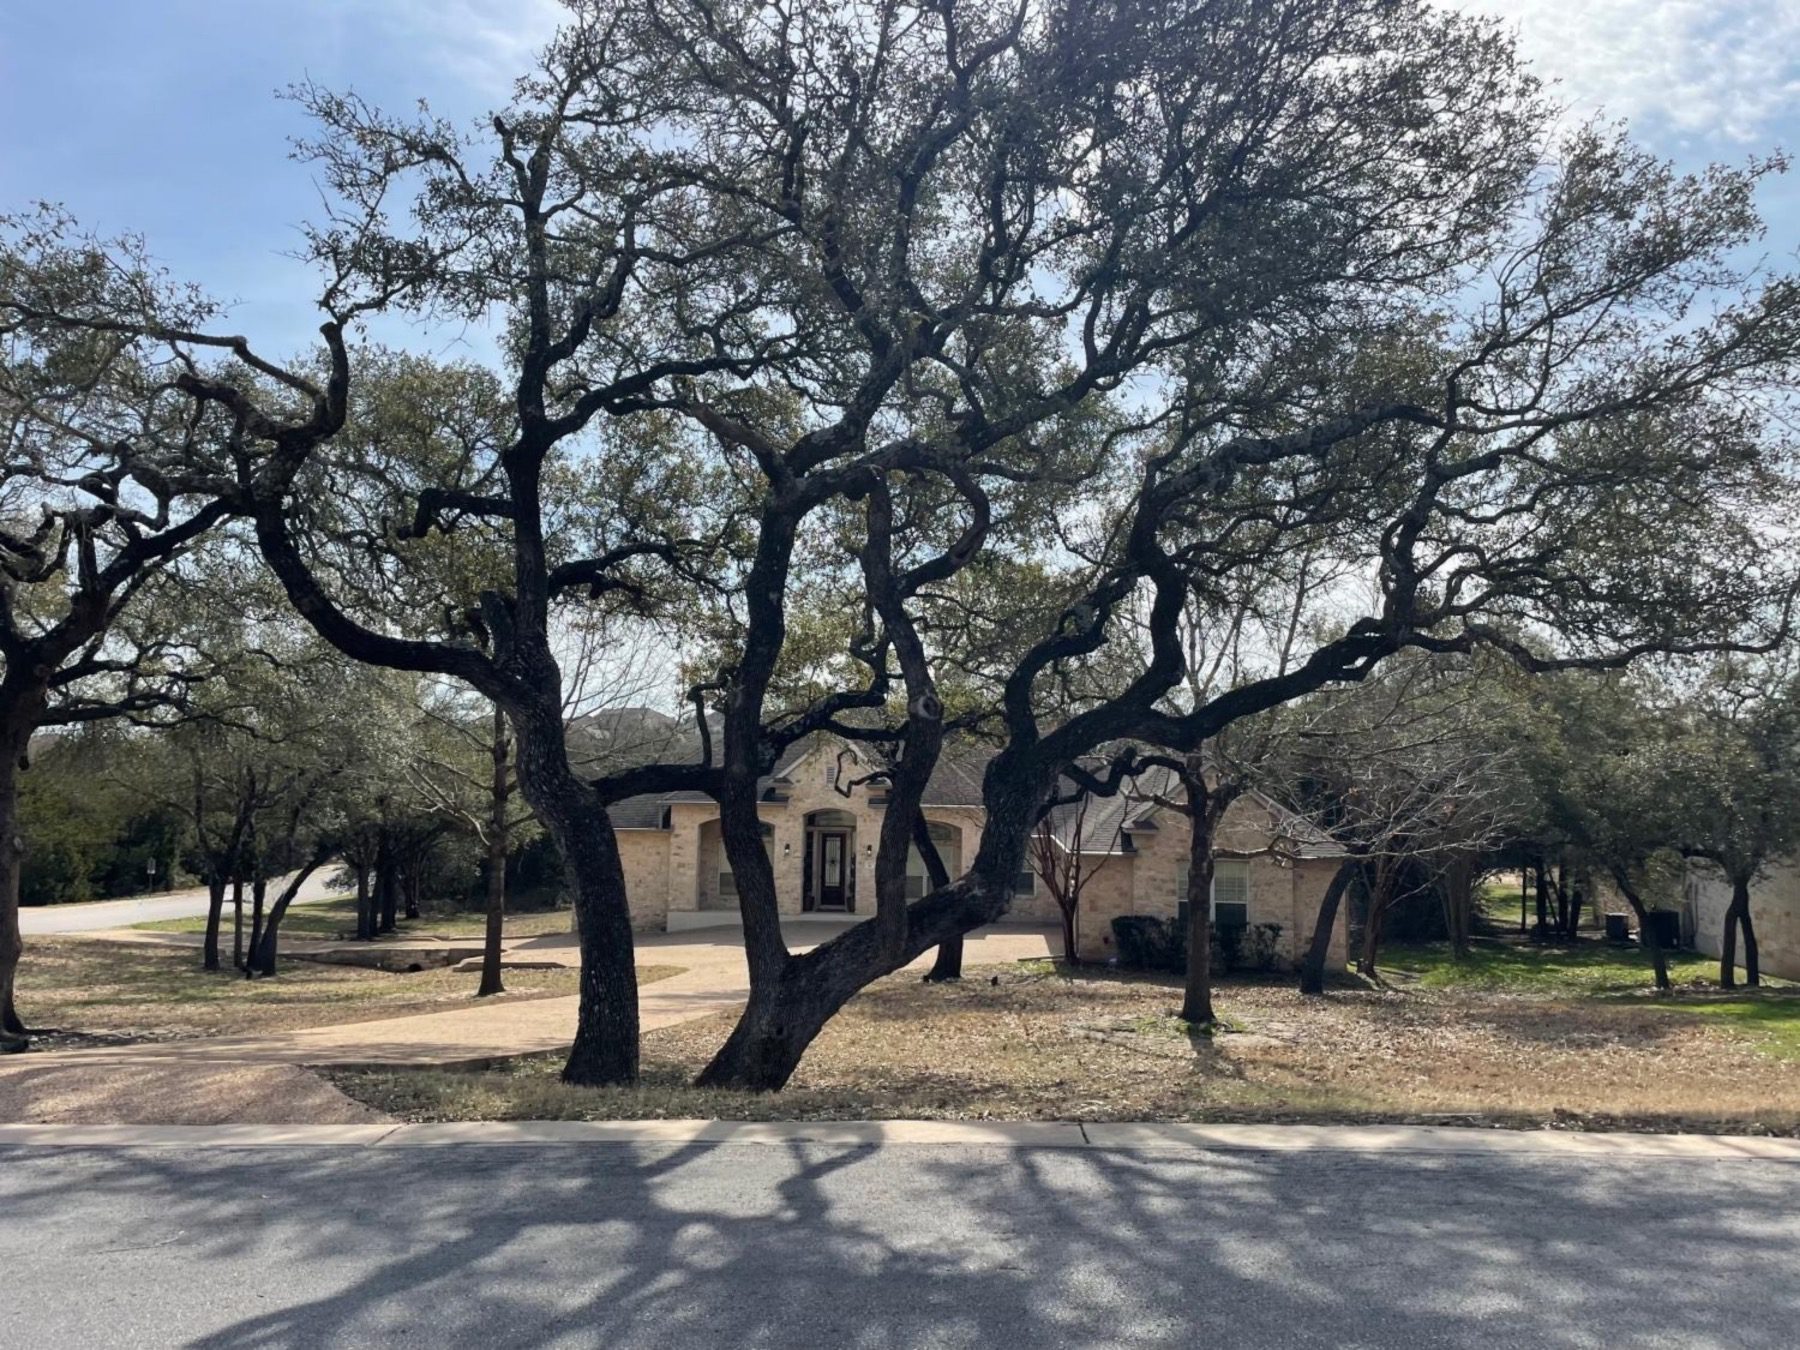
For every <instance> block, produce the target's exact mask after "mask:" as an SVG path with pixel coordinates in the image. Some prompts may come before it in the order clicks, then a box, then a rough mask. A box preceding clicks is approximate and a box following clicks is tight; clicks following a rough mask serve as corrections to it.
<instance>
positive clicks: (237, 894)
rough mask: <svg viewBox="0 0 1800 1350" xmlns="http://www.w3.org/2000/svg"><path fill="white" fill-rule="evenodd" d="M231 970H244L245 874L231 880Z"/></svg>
mask: <svg viewBox="0 0 1800 1350" xmlns="http://www.w3.org/2000/svg"><path fill="white" fill-rule="evenodd" d="M231 968H232V969H233V970H242V969H243V968H244V874H243V873H242V872H238V873H236V874H235V875H233V877H232V878H231Z"/></svg>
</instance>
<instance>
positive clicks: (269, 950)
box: [250, 852, 328, 975]
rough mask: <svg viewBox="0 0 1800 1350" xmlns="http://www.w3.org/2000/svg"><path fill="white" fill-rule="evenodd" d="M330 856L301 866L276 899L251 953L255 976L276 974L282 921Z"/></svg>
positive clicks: (319, 855) (314, 858) (323, 855)
mask: <svg viewBox="0 0 1800 1350" xmlns="http://www.w3.org/2000/svg"><path fill="white" fill-rule="evenodd" d="M327 856H328V854H327V853H325V852H318V853H315V854H314V855H313V856H312V857H310V858H308V859H307V861H306V862H305V863H304V864H302V865H301V867H300V870H299V871H298V872H296V873H294V875H293V876H292V877H291V878H290V879H289V881H288V884H287V885H286V886H284V887H282V890H281V894H280V895H278V896H276V897H275V903H274V904H273V905H271V906H269V914H268V918H267V919H265V920H264V922H263V927H262V932H261V933H260V934H259V935H258V936H257V940H256V945H255V947H253V948H252V949H251V952H250V968H251V973H252V974H253V975H273V974H274V973H275V966H276V957H277V944H278V942H279V941H280V937H281V921H282V920H283V919H285V918H286V917H287V912H288V906H289V905H291V904H292V903H293V902H294V897H295V896H296V895H298V894H300V888H301V887H302V886H304V885H305V884H306V879H307V878H308V877H310V876H311V875H312V874H313V873H314V872H316V871H317V870H318V869H319V868H320V867H322V866H323V865H324V863H325V859H326V857H327Z"/></svg>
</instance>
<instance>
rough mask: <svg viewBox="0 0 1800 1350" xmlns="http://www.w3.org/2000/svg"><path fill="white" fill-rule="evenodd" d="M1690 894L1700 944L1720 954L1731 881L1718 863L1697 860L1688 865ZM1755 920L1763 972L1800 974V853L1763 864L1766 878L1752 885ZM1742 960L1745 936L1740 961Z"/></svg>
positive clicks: (1799, 977)
mask: <svg viewBox="0 0 1800 1350" xmlns="http://www.w3.org/2000/svg"><path fill="white" fill-rule="evenodd" d="M1687 897H1688V905H1689V912H1690V914H1691V916H1692V922H1693V933H1694V947H1695V949H1696V950H1698V951H1701V952H1704V953H1706V955H1708V956H1717V955H1718V954H1719V943H1720V939H1721V938H1722V937H1723V936H1724V932H1725V907H1726V906H1727V905H1728V904H1730V903H1731V883H1730V882H1728V881H1726V880H1725V876H1724V874H1723V873H1721V872H1720V871H1719V870H1718V869H1717V868H1716V867H1713V866H1711V865H1709V864H1700V863H1695V864H1693V865H1692V866H1691V867H1690V868H1689V871H1688V878H1687ZM1750 920H1751V922H1752V923H1753V924H1754V925H1755V926H1756V946H1757V955H1758V957H1759V958H1760V963H1761V966H1762V972H1763V974H1765V975H1775V976H1779V977H1781V978H1783V979H1788V980H1800V859H1788V860H1786V861H1784V862H1780V863H1775V864H1772V865H1771V866H1769V867H1768V868H1766V869H1764V872H1763V876H1762V879H1761V880H1760V881H1758V882H1757V883H1756V884H1755V885H1754V886H1752V887H1751V888H1750ZM1743 960H1744V949H1743V945H1742V943H1741V942H1740V943H1739V945H1738V963H1739V964H1740V965H1741V964H1742V963H1743Z"/></svg>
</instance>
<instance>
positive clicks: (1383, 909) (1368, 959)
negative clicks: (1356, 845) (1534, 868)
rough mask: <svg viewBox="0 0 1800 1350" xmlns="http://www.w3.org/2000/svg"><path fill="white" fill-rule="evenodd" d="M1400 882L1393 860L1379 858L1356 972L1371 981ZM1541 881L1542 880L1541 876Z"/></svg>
mask: <svg viewBox="0 0 1800 1350" xmlns="http://www.w3.org/2000/svg"><path fill="white" fill-rule="evenodd" d="M1398 880H1399V869H1398V868H1397V867H1395V865H1394V862H1393V860H1392V859H1389V858H1379V859H1377V860H1376V862H1375V884H1374V885H1373V886H1372V887H1370V888H1369V889H1368V897H1369V909H1368V915H1367V917H1366V918H1365V919H1364V921H1363V940H1362V954H1361V955H1360V956H1358V957H1357V960H1356V970H1357V973H1358V974H1360V975H1365V976H1367V977H1368V978H1369V979H1371V980H1372V979H1374V978H1376V972H1375V962H1376V958H1377V957H1378V956H1380V954H1381V929H1382V925H1383V923H1384V922H1385V921H1386V919H1387V912H1388V906H1389V905H1391V904H1392V903H1393V900H1394V886H1395V883H1396V882H1397V881H1398ZM1539 880H1540V881H1541V880H1542V876H1541V874H1540V877H1539Z"/></svg>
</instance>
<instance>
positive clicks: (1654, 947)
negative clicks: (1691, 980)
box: [1613, 870, 1675, 991]
mask: <svg viewBox="0 0 1800 1350" xmlns="http://www.w3.org/2000/svg"><path fill="white" fill-rule="evenodd" d="M1613 880H1614V881H1616V882H1617V883H1618V886H1619V893H1620V894H1621V895H1623V896H1624V897H1625V903H1626V904H1628V905H1630V906H1631V912H1632V913H1633V914H1635V915H1636V916H1637V921H1638V941H1639V942H1641V943H1643V945H1644V949H1645V950H1646V951H1648V952H1649V953H1650V965H1651V967H1652V968H1653V969H1654V970H1655V972H1656V987H1657V988H1658V989H1661V990H1665V991H1666V990H1669V989H1673V988H1674V987H1675V986H1674V984H1673V983H1672V982H1671V981H1670V979H1669V958H1668V956H1667V955H1666V954H1665V953H1664V951H1663V949H1662V939H1661V938H1659V937H1658V936H1657V933H1656V928H1655V927H1654V926H1653V925H1652V924H1651V923H1650V916H1649V913H1648V911H1646V910H1645V908H1644V902H1643V901H1642V900H1640V899H1638V895H1637V891H1636V889H1635V888H1634V887H1633V886H1632V884H1631V879H1630V877H1628V876H1626V875H1625V874H1624V873H1623V872H1620V871H1617V870H1615V871H1614V873H1613Z"/></svg>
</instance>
